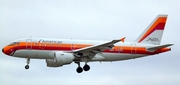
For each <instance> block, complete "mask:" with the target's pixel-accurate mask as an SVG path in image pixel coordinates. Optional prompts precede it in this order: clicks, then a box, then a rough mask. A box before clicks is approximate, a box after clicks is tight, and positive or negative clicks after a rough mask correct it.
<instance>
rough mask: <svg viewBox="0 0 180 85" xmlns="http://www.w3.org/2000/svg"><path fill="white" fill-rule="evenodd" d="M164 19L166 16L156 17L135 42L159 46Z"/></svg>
mask: <svg viewBox="0 0 180 85" xmlns="http://www.w3.org/2000/svg"><path fill="white" fill-rule="evenodd" d="M166 19H167V15H158V16H157V17H156V18H155V19H154V20H153V22H152V23H151V24H150V25H149V26H148V27H147V28H146V29H145V30H144V32H143V33H142V34H141V35H140V36H139V37H138V38H137V39H136V40H135V42H138V43H145V44H155V45H159V44H160V43H161V38H162V35H163V31H164V27H165V24H166Z"/></svg>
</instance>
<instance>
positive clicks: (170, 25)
mask: <svg viewBox="0 0 180 85" xmlns="http://www.w3.org/2000/svg"><path fill="white" fill-rule="evenodd" d="M179 3H180V1H179V0H166V1H165V0H134V1H133V0H131V1H128V0H0V29H1V30H0V39H1V43H0V48H3V47H4V46H5V45H7V44H9V43H10V42H11V41H13V40H15V39H18V38H24V37H30V36H31V37H44V38H65V39H66V38H67V39H70V38H71V39H89V40H112V39H119V38H122V37H124V36H126V37H127V38H126V41H127V42H128V41H133V40H134V39H136V38H137V37H138V36H139V35H140V33H141V32H142V31H143V30H144V29H145V28H146V27H147V26H148V25H149V24H150V23H151V21H152V20H153V19H154V18H155V17H156V16H157V15H158V14H168V19H167V23H166V27H165V31H164V35H163V38H162V44H166V43H173V44H175V45H174V46H172V51H170V52H166V53H162V54H159V55H154V56H149V57H144V58H139V59H134V60H127V61H119V62H112V63H111V62H105V63H99V62H94V63H89V65H90V66H91V69H90V71H88V72H83V73H81V74H78V73H76V68H77V64H74V63H72V64H70V65H66V66H63V67H59V68H49V67H46V63H45V60H31V62H30V69H29V70H25V69H24V66H25V65H26V60H25V59H20V58H14V57H9V56H7V55H4V54H3V53H2V52H0V85H13V84H15V85H180V56H179V48H178V47H180V43H179V42H180V39H179V36H180V35H179V32H180V12H179V11H180V5H179ZM81 65H82V66H83V63H82V64H81Z"/></svg>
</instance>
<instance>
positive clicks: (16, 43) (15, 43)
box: [9, 42, 19, 46]
mask: <svg viewBox="0 0 180 85" xmlns="http://www.w3.org/2000/svg"><path fill="white" fill-rule="evenodd" d="M12 45H19V42H12V43H10V44H9V46H12Z"/></svg>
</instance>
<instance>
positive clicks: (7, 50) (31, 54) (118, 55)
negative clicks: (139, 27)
mask: <svg viewBox="0 0 180 85" xmlns="http://www.w3.org/2000/svg"><path fill="white" fill-rule="evenodd" d="M166 19H167V15H158V16H157V17H156V18H155V19H154V20H153V21H152V23H151V24H150V25H149V26H148V27H147V28H146V29H145V30H144V32H142V34H141V35H140V36H139V37H138V38H137V39H135V40H134V41H133V42H124V39H125V37H124V38H121V39H115V40H112V41H96V40H74V39H73V40H72V39H49V38H22V39H17V40H15V41H13V42H11V43H10V44H9V45H7V46H5V47H4V48H3V49H2V52H3V53H4V54H6V55H8V56H13V57H18V58H26V59H27V65H25V69H29V63H30V59H45V61H46V63H47V66H48V67H61V66H63V65H68V64H71V63H72V62H75V63H76V64H78V67H77V69H76V71H77V73H82V72H83V70H84V71H89V70H90V66H89V65H88V63H89V62H94V61H99V62H112V61H121V60H128V59H135V58H140V57H146V56H150V55H155V54H159V53H164V52H167V51H171V48H170V47H169V46H172V45H173V44H163V45H160V43H161V38H162V35H163V31H164V28H165V24H166ZM81 62H84V63H85V64H84V66H83V67H81V66H80V63H81Z"/></svg>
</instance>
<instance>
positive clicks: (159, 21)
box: [138, 17, 167, 43]
mask: <svg viewBox="0 0 180 85" xmlns="http://www.w3.org/2000/svg"><path fill="white" fill-rule="evenodd" d="M166 19H167V17H159V18H158V19H157V20H156V21H155V22H154V23H153V25H152V26H151V27H150V28H149V30H148V31H147V32H146V33H145V34H144V35H143V36H142V37H141V39H140V40H139V41H138V43H140V42H141V41H143V40H144V39H145V38H146V37H147V36H148V35H150V33H151V32H152V31H153V30H156V29H155V27H156V26H157V25H158V24H159V23H164V25H165V23H166ZM163 30H164V29H163Z"/></svg>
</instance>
